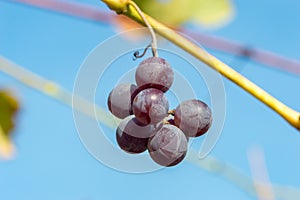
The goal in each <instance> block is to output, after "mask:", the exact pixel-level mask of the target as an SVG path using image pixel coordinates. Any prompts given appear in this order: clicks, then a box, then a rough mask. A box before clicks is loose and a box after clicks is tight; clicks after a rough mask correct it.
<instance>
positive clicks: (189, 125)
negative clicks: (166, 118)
mask: <svg viewBox="0 0 300 200" xmlns="http://www.w3.org/2000/svg"><path fill="white" fill-rule="evenodd" d="M174 122H175V125H176V126H177V127H179V128H180V129H181V130H182V131H183V132H184V133H185V134H186V135H187V136H188V137H198V136H201V135H203V134H204V133H206V132H207V130H208V129H209V128H210V126H211V123H212V113H211V110H210V108H209V107H208V106H207V105H206V104H205V103H204V102H202V101H200V100H196V99H191V100H187V101H183V102H181V103H180V104H179V106H178V107H177V108H176V110H175V114H174Z"/></svg>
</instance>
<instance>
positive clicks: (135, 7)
mask: <svg viewBox="0 0 300 200" xmlns="http://www.w3.org/2000/svg"><path fill="white" fill-rule="evenodd" d="M128 4H129V5H131V6H132V7H134V9H135V10H136V11H137V12H138V14H139V15H140V17H141V18H142V19H143V22H144V23H145V25H146V26H147V27H148V29H149V31H150V34H151V37H152V41H151V48H152V54H153V56H155V57H158V53H157V39H156V35H155V33H154V31H153V28H152V26H151V25H150V23H149V22H148V20H147V18H146V17H145V15H144V13H143V12H142V11H141V9H140V8H139V7H138V5H136V3H135V2H133V1H129V2H128Z"/></svg>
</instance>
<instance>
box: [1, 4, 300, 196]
mask: <svg viewBox="0 0 300 200" xmlns="http://www.w3.org/2000/svg"><path fill="white" fill-rule="evenodd" d="M80 2H81V3H87V4H91V5H94V6H98V7H99V9H105V10H107V11H108V9H107V8H106V7H105V6H104V4H103V3H101V2H99V1H92V0H89V1H85V0H81V1H80ZM234 5H235V7H236V17H235V19H234V20H233V21H232V22H231V23H230V24H229V25H227V26H226V27H223V28H221V29H218V30H210V31H207V30H206V31H205V32H206V33H208V34H213V35H216V36H221V37H224V38H228V39H231V40H236V41H239V42H241V43H245V44H250V45H252V46H255V47H259V48H263V49H266V50H270V51H272V52H275V53H279V54H281V55H284V56H287V57H291V58H295V59H298V60H300V54H299V48H298V47H299V46H300V39H299V35H300V29H299V21H300V16H299V12H298V11H299V9H300V2H299V1H296V0H286V1H283V0H278V1H276V2H274V1H271V0H264V1H258V0H254V1H234ZM114 34H115V29H114V28H113V27H112V26H109V25H107V24H101V23H95V22H88V21H84V20H79V19H76V18H71V17H68V16H64V15H60V14H55V13H52V12H46V11H43V10H38V9H34V8H30V7H25V6H21V5H17V4H13V3H9V1H4V0H2V1H0V55H2V56H5V57H7V58H9V59H11V60H12V61H14V62H16V63H18V64H20V65H22V66H23V67H24V68H26V69H28V70H31V71H33V72H35V73H37V74H39V75H41V76H43V77H45V78H47V79H49V80H52V81H55V82H57V83H58V84H60V85H62V86H63V87H64V88H66V89H68V90H70V91H71V90H72V89H73V85H74V81H75V78H76V74H77V72H78V70H79V68H80V66H81V64H82V63H83V61H84V59H85V58H86V56H87V55H88V54H89V53H90V51H91V50H92V49H94V48H95V47H96V46H97V45H98V44H99V43H101V42H103V41H105V40H106V39H107V38H109V37H111V36H112V35H114ZM113 48H117V47H113ZM113 48H112V51H113ZM208 51H209V52H211V53H212V54H214V55H216V56H217V57H219V58H220V59H221V60H223V61H225V62H227V63H237V64H240V65H241V66H235V68H236V69H237V70H238V71H240V72H241V73H242V74H243V75H245V76H246V77H248V78H249V79H250V80H252V81H253V82H255V83H257V84H258V85H260V86H261V87H262V88H264V89H265V90H267V91H268V92H270V93H271V94H272V95H274V96H275V97H278V98H279V99H280V100H282V101H283V102H284V103H286V104H287V105H289V106H291V107H292V108H295V109H296V110H300V104H299V99H300V92H299V86H300V78H299V76H296V75H293V74H289V73H286V72H283V71H280V70H277V69H273V68H270V67H267V66H263V65H260V64H257V63H253V62H246V61H243V60H235V58H234V57H233V56H231V55H226V54H223V53H220V52H216V51H213V50H208ZM170 62H175V59H172V58H171V60H170ZM128 63H132V61H131V60H128ZM187 75H188V72H187ZM193 80H194V81H195V79H193V78H191V82H193ZM223 81H224V83H225V89H226V96H227V101H226V109H227V113H226V120H225V125H224V129H223V131H222V135H221V138H220V140H219V141H218V143H217V145H216V147H215V148H214V150H213V151H212V152H211V155H212V156H215V157H217V158H218V159H220V160H222V161H225V162H228V163H230V164H231V165H233V166H235V167H236V168H238V169H240V170H241V171H242V172H244V173H245V174H247V175H249V176H250V175H251V172H250V167H249V162H248V158H247V151H248V150H249V149H251V147H253V146H260V147H261V148H262V149H263V150H264V153H265V158H266V164H267V167H268V172H269V177H270V180H271V181H272V182H273V183H276V184H282V185H291V186H295V187H298V188H299V187H300V182H299V180H300V173H299V172H298V170H299V168H300V162H299V159H298V156H299V153H300V145H299V142H300V135H299V132H298V131H296V130H295V129H294V128H292V127H290V126H289V125H288V124H287V123H286V122H285V121H284V120H282V119H281V118H280V117H279V116H278V115H277V114H275V113H274V112H273V111H271V110H270V109H269V108H267V107H266V106H264V105H263V104H262V103H260V102H259V101H258V100H256V99H254V98H253V97H251V96H250V95H249V94H247V93H246V92H244V91H243V90H241V89H240V88H238V87H237V86H236V85H234V84H232V83H231V82H229V81H227V80H226V79H223ZM110 86H111V84H110V83H107V85H103V87H104V88H106V89H107V90H109V87H110ZM192 86H193V87H195V88H197V86H195V84H193V85H192ZM0 87H8V88H11V89H12V90H13V91H15V93H16V94H17V96H18V97H19V99H20V100H21V105H22V109H21V112H20V115H19V116H18V126H17V129H16V131H15V133H14V134H15V137H14V141H15V144H16V146H17V150H18V151H17V155H16V157H15V159H14V160H12V161H1V160H0V188H1V189H0V191H1V193H0V199H13V200H14V199H31V200H32V199H41V198H43V199H46V200H47V199H57V200H60V199H64V200H71V199H72V200H73V199H76V200H79V199H80V200H93V199H106V200H110V199H120V198H123V199H132V200H137V199H145V200H152V199H157V198H161V199H164V198H165V199H172V200H177V199H198V198H203V199H212V200H214V199H221V198H222V199H224V197H226V199H240V200H247V199H256V198H255V197H253V196H249V195H248V194H247V193H245V192H244V191H243V190H241V189H240V188H238V187H237V186H236V185H234V184H232V183H231V182H229V181H227V180H226V179H223V178H221V177H220V176H218V175H215V174H213V173H209V172H207V171H205V170H203V169H201V168H199V167H196V166H195V165H193V164H191V163H189V162H188V161H184V162H183V163H182V164H180V165H179V166H176V167H173V168H168V169H163V170H159V171H156V172H152V173H146V174H139V175H136V174H128V173H123V172H119V171H116V170H113V169H110V168H108V167H106V166H105V165H103V164H101V163H100V162H99V161H97V160H96V159H94V158H93V157H92V156H91V155H90V154H89V153H88V152H87V151H86V149H85V148H84V146H83V144H82V143H81V141H80V139H79V136H78V134H77V131H76V127H75V124H74V120H73V113H72V110H71V109H70V108H69V107H67V106H65V105H63V104H61V103H59V102H57V101H55V100H53V99H51V98H49V97H47V96H44V95H43V94H41V93H39V92H37V91H35V90H33V89H31V88H28V87H26V86H24V85H22V84H20V83H19V82H17V81H16V80H14V79H13V78H12V77H9V76H7V75H5V74H3V73H2V72H0ZM101 101H102V104H103V105H102V106H105V105H104V103H103V102H105V100H103V99H102V100H101ZM110 133H111V134H114V131H113V130H111V132H109V133H108V134H110ZM112 139H113V137H112ZM202 141H203V139H199V140H195V142H194V144H193V145H195V148H197V147H199V145H200V143H201V142H202Z"/></svg>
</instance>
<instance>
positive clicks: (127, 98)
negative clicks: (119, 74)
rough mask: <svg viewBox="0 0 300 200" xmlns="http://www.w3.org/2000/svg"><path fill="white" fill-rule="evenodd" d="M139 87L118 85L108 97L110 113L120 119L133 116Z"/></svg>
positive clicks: (127, 84)
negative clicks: (133, 107)
mask: <svg viewBox="0 0 300 200" xmlns="http://www.w3.org/2000/svg"><path fill="white" fill-rule="evenodd" d="M136 90H137V86H136V85H134V84H130V83H123V84H119V85H117V86H116V87H115V88H114V89H113V90H112V91H111V92H110V94H109V96H108V101H107V104H108V108H109V110H110V112H111V113H112V114H113V115H114V116H116V117H118V118H120V119H124V118H125V117H127V116H129V115H131V114H132V107H131V105H132V100H133V97H134V96H135V95H136Z"/></svg>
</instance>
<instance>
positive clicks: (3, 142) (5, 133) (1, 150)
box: [0, 90, 19, 158]
mask: <svg viewBox="0 0 300 200" xmlns="http://www.w3.org/2000/svg"><path fill="white" fill-rule="evenodd" d="M18 110H19V103H18V101H17V100H16V99H15V97H13V96H12V95H11V94H10V93H9V92H8V91H5V90H0V156H2V157H4V158H11V157H12V155H13V153H14V147H13V144H12V142H11V139H10V138H11V133H12V131H13V129H14V127H15V122H14V119H15V115H16V113H17V111H18Z"/></svg>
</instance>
